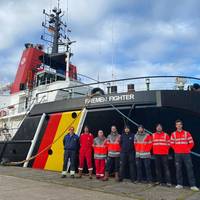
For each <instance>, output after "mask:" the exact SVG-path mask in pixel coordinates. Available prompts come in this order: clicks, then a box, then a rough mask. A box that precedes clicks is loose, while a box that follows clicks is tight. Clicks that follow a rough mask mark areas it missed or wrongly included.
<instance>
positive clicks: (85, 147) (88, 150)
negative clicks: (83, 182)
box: [78, 126, 94, 179]
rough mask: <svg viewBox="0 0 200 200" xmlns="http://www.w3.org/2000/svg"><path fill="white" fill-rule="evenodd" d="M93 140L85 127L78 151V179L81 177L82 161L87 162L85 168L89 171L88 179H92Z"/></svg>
mask: <svg viewBox="0 0 200 200" xmlns="http://www.w3.org/2000/svg"><path fill="white" fill-rule="evenodd" d="M93 140H94V137H93V135H92V133H90V132H89V129H88V127H87V126H85V127H84V133H82V134H81V136H80V151H79V168H78V169H79V174H78V178H81V177H82V171H83V167H84V161H85V159H86V161H87V167H88V171H89V178H90V179H92V171H93V167H92V150H93V147H92V146H93Z"/></svg>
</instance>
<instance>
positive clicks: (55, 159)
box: [44, 111, 82, 171]
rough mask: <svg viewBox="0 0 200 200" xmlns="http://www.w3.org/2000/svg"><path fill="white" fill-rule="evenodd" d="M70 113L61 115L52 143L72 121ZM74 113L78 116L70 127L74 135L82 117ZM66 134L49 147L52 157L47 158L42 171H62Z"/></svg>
mask: <svg viewBox="0 0 200 200" xmlns="http://www.w3.org/2000/svg"><path fill="white" fill-rule="evenodd" d="M72 113H73V112H65V113H63V114H62V117H61V120H60V123H59V125H58V129H57V132H56V135H55V138H54V141H55V140H56V139H57V138H58V137H59V136H60V135H61V134H62V133H63V132H64V131H65V130H66V128H67V127H68V126H69V125H70V124H71V123H72V121H73V120H74V119H73V118H72ZM76 113H77V115H78V116H77V118H76V120H75V122H74V123H73V125H72V126H73V127H74V129H75V133H76V132H77V127H78V125H79V123H80V119H81V115H82V114H80V115H79V113H80V111H78V112H76ZM67 133H68V131H67V132H66V133H65V134H64V135H63V136H62V137H61V138H60V139H59V140H58V141H57V142H56V143H55V144H53V146H52V147H51V150H52V151H53V153H52V155H49V156H48V159H47V162H46V165H45V168H44V169H46V170H52V171H62V167H63V155H64V147H63V138H64V136H65V135H66V134H67Z"/></svg>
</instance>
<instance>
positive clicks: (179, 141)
mask: <svg viewBox="0 0 200 200" xmlns="http://www.w3.org/2000/svg"><path fill="white" fill-rule="evenodd" d="M170 143H171V147H172V148H173V149H174V153H175V166H176V181H177V186H176V188H177V189H182V188H183V173H182V165H183V163H184V165H185V167H186V170H187V176H188V182H189V184H190V189H191V190H193V191H199V189H198V188H197V187H196V183H195V178H194V172H193V165H192V159H191V156H190V152H191V150H192V148H193V147H194V141H193V138H192V136H191V134H190V133H189V132H188V131H185V130H183V122H182V121H181V120H176V131H174V132H173V133H172V135H171V138H170Z"/></svg>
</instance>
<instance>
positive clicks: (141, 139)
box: [62, 120, 199, 191]
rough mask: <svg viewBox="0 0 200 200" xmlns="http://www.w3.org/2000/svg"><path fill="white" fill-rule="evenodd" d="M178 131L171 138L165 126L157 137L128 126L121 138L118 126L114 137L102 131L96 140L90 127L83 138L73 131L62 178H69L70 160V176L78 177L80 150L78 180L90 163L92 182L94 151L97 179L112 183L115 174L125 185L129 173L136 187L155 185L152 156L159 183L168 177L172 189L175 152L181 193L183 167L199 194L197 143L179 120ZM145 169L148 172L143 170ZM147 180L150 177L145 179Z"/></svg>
mask: <svg viewBox="0 0 200 200" xmlns="http://www.w3.org/2000/svg"><path fill="white" fill-rule="evenodd" d="M175 124H176V131H174V132H173V133H172V134H171V136H169V135H168V134H167V133H165V132H164V131H163V127H162V125H161V124H157V125H156V131H155V133H153V134H150V133H148V132H147V131H146V130H145V128H144V127H143V125H139V126H138V131H137V133H136V134H134V133H132V132H131V131H130V128H129V127H128V126H126V127H125V128H124V131H123V133H122V134H119V133H118V131H117V128H116V126H112V127H111V133H110V134H109V135H108V136H107V137H105V136H104V133H103V131H102V130H99V131H98V135H97V137H96V138H94V136H93V134H92V133H90V132H89V129H88V127H87V126H85V127H84V132H83V133H82V134H81V135H80V138H79V137H78V136H77V135H76V134H75V133H74V128H73V127H71V128H70V132H69V134H67V135H66V136H65V137H64V140H63V144H64V150H65V151H64V164H63V171H62V178H64V177H66V170H67V164H68V160H69V159H70V175H71V177H72V178H74V177H75V163H76V155H77V152H78V150H79V168H78V170H79V172H78V176H77V178H81V177H82V172H83V168H84V162H85V160H86V161H87V168H88V171H89V178H90V179H92V173H93V164H92V159H93V151H94V163H95V169H96V178H97V179H101V180H103V181H107V180H108V179H109V173H110V172H111V171H113V172H114V174H115V180H116V181H120V182H121V181H123V179H124V178H125V177H126V174H127V169H128V170H129V177H130V180H131V181H132V182H133V183H140V182H142V181H146V182H147V183H148V184H152V183H153V178H152V172H151V156H152V155H153V156H154V157H155V172H156V183H155V184H161V183H162V182H163V180H162V178H163V176H162V173H164V178H165V183H166V185H167V186H168V187H170V186H171V173H170V170H169V164H168V155H169V149H170V148H172V149H173V150H174V154H175V159H174V160H175V169H176V181H177V185H176V188H177V189H181V188H183V172H182V166H183V164H184V165H185V167H186V170H187V177H188V182H189V185H190V188H191V190H193V191H199V189H198V188H197V187H196V183H195V178H194V172H193V166H192V160H191V156H190V152H191V149H192V148H193V146H194V141H193V138H192V136H191V134H190V133H189V132H188V131H186V130H183V122H182V121H181V120H177V121H176V122H175ZM143 168H144V170H142V169H143ZM144 177H146V178H145V179H144Z"/></svg>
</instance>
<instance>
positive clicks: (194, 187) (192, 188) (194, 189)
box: [190, 186, 199, 192]
mask: <svg viewBox="0 0 200 200" xmlns="http://www.w3.org/2000/svg"><path fill="white" fill-rule="evenodd" d="M190 189H191V190H192V191H194V192H198V191H199V188H198V187H196V186H192V187H190Z"/></svg>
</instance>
